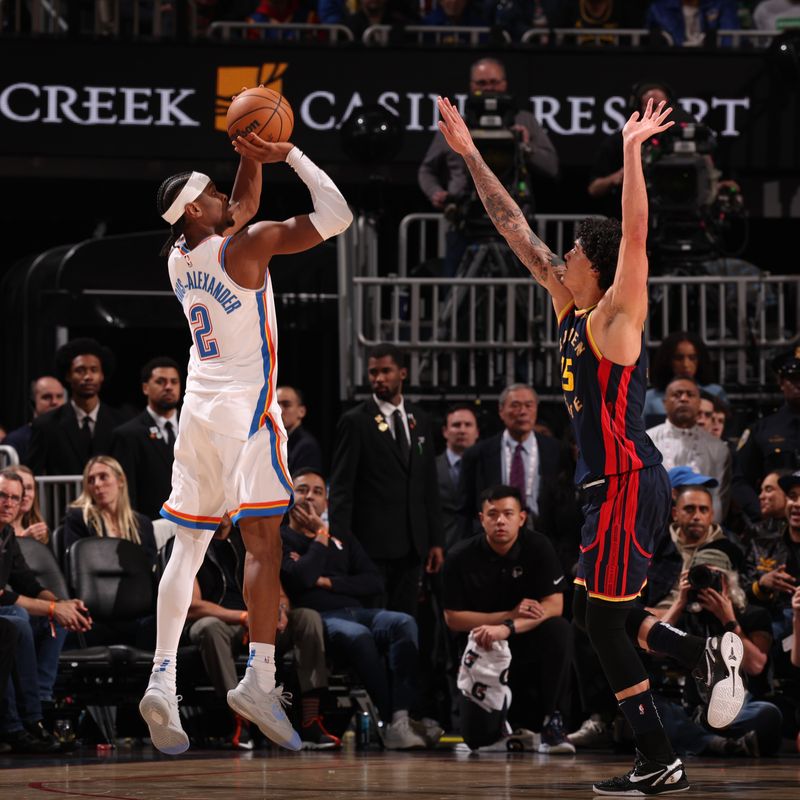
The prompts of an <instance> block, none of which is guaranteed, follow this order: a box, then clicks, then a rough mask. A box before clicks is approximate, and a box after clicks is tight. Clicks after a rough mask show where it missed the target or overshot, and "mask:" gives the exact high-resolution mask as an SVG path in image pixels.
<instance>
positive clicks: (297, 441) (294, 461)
mask: <svg viewBox="0 0 800 800" xmlns="http://www.w3.org/2000/svg"><path fill="white" fill-rule="evenodd" d="M277 392H278V405H279V406H280V407H281V419H282V420H283V427H284V428H286V434H287V436H288V437H289V439H288V440H287V442H286V449H287V450H288V455H289V472H290V473H292V472H294V471H295V470H296V469H297V468H298V467H314V469H322V450H321V449H320V446H319V442H318V441H317V440H316V437H315V436H314V434H313V433H311V431H309V430H308V428H306V427H304V426H303V420H304V419H305V416H306V412H307V411H308V409H307V408H306V403H305V400H304V399H303V394H302V392H301V391H300V390H299V389H295V387H294V386H279V387H278V389H277Z"/></svg>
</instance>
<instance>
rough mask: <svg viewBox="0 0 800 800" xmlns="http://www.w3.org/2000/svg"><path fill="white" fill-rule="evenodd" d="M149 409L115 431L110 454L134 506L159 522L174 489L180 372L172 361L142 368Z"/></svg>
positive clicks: (154, 361) (156, 360)
mask: <svg viewBox="0 0 800 800" xmlns="http://www.w3.org/2000/svg"><path fill="white" fill-rule="evenodd" d="M142 394H143V395H144V396H145V397H146V398H147V408H145V410H144V411H143V412H142V413H141V414H139V416H138V417H134V418H133V419H132V420H130V422H126V423H125V424H124V425H120V426H119V427H118V428H117V429H116V430H115V431H114V439H113V441H112V444H111V454H112V455H113V456H114V458H116V459H117V461H119V463H120V464H121V465H122V469H123V470H124V471H125V476H126V477H127V478H128V493H129V495H130V498H131V506H132V507H133V508H134V509H135V510H136V511H139V512H140V513H141V514H144V515H145V516H146V517H149V518H150V519H158V515H159V512H160V511H161V505H162V503H163V502H164V501H165V500H166V499H167V498H168V497H169V493H170V489H171V486H172V461H173V449H174V446H175V439H176V438H177V436H178V410H177V409H178V403H179V402H180V399H181V373H180V369H179V367H178V364H177V363H176V362H175V361H173V360H172V359H171V358H166V357H163V356H161V357H158V358H153V359H151V360H150V361H148V362H147V363H146V364H145V365H144V367H142Z"/></svg>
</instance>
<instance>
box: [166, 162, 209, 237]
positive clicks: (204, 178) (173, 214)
mask: <svg viewBox="0 0 800 800" xmlns="http://www.w3.org/2000/svg"><path fill="white" fill-rule="evenodd" d="M209 183H211V178H209V177H208V175H203V173H202V172H193V173H192V174H191V176H190V178H189V180H188V181H186V185H185V186H184V187H183V189H181V190H180V192H178V196H177V197H176V198H175V199H174V200H173V201H172V205H171V206H170V207H169V208H168V209H167V210H166V211H165V212H164V213H163V214H162V215H161V216H162V217H163V218H164V219H165V220H166V221H167V222H169V224H170V225H174V224H175V223H176V222H177V221H178V220H179V219H180V218H181V217H182V216H183V212H184V209H185V208H186V204H187V203H193V202H194V201H195V200H197V198H198V197H200V195H201V194H202V193H203V190H204V189H205V188H206V186H208V184H209Z"/></svg>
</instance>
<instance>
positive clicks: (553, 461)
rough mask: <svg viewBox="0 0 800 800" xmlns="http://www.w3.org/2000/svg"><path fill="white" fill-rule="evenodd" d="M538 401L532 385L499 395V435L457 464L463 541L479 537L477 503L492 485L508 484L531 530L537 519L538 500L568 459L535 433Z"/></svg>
mask: <svg viewBox="0 0 800 800" xmlns="http://www.w3.org/2000/svg"><path fill="white" fill-rule="evenodd" d="M538 406H539V399H538V397H537V395H536V392H535V391H534V390H533V388H532V387H531V386H527V385H525V384H523V383H515V384H512V385H511V386H507V387H506V388H505V389H503V391H502V392H501V393H500V399H499V400H498V408H497V413H498V414H499V416H500V419H501V420H502V422H503V425H504V426H505V430H504V431H503V432H502V433H498V434H497V435H496V436H490V437H489V438H488V439H481V441H479V442H478V443H477V444H476V445H475V446H474V447H470V448H469V450H467V451H466V452H465V453H464V456H463V458H462V460H461V484H460V490H461V500H462V505H461V513H462V534H461V537H462V539H469V538H470V537H471V536H474V535H475V534H477V533H480V532H481V527H480V524H479V522H478V512H479V511H480V510H481V509H480V501H479V498H480V496H481V495H482V493H483V492H484V491H486V489H488V488H489V487H490V486H498V485H507V486H513V487H514V488H515V489H517V490H518V491H519V493H520V495H521V497H522V502H523V507H524V510H525V512H526V514H527V517H528V520H529V526H530V524H531V523H532V522H535V521H536V520H537V519H538V516H539V513H540V508H539V505H540V498H542V499H544V498H545V497H546V496H547V495H548V494H550V493H552V492H553V490H554V485H555V483H556V481H557V479H558V473H559V472H560V471H561V470H562V469H564V466H565V464H566V459H567V454H566V451H565V450H564V448H563V447H562V446H561V444H560V443H559V442H558V441H557V440H556V439H554V438H553V437H552V436H542V435H540V434H538V433H537V432H536V431H535V430H534V427H535V425H536V418H537V411H538Z"/></svg>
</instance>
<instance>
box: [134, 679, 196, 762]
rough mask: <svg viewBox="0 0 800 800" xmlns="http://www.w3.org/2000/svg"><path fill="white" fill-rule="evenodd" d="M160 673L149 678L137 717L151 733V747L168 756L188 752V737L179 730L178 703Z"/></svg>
mask: <svg viewBox="0 0 800 800" xmlns="http://www.w3.org/2000/svg"><path fill="white" fill-rule="evenodd" d="M180 699H181V697H180V695H176V694H175V692H173V691H172V688H171V687H170V686H169V683H168V681H167V678H166V675H165V674H164V673H163V672H154V673H152V674H151V675H150V682H149V683H148V684H147V691H145V693H144V697H143V698H142V700H141V702H140V703H139V713H140V714H141V715H142V719H143V720H144V721H145V722H146V723H147V727H148V728H149V729H150V740H151V741H152V742H153V747H155V748H156V749H157V750H160V751H161V752H162V753H166V754H167V755H170V756H176V755H178V754H179V753H183V752H185V751H186V750H188V749H189V737H188V736H187V735H186V734H185V733H184V731H183V728H182V727H181V718H180V715H179V714H178V701H179V700H180Z"/></svg>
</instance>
